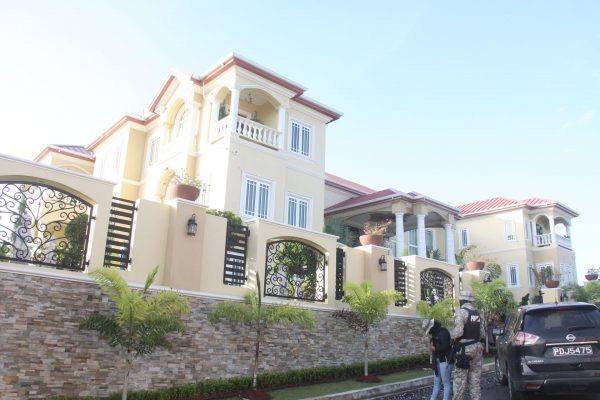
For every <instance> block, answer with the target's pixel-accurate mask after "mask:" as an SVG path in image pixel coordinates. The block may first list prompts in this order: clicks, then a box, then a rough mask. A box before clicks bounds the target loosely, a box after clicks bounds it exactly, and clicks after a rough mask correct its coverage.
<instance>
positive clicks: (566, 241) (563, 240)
mask: <svg viewBox="0 0 600 400" xmlns="http://www.w3.org/2000/svg"><path fill="white" fill-rule="evenodd" d="M554 238H555V240H556V244H557V245H559V246H562V247H565V248H567V249H572V248H573V247H572V245H571V238H569V237H566V236H562V235H554Z"/></svg>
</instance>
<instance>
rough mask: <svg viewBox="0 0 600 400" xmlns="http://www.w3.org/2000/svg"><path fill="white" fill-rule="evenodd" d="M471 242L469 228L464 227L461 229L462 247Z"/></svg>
mask: <svg viewBox="0 0 600 400" xmlns="http://www.w3.org/2000/svg"><path fill="white" fill-rule="evenodd" d="M470 243H471V241H470V239H469V230H468V229H467V228H462V229H461V230H460V243H459V245H460V248H461V249H462V248H463V247H467V246H469V245H470Z"/></svg>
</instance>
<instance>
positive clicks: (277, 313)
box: [208, 272, 315, 399]
mask: <svg viewBox="0 0 600 400" xmlns="http://www.w3.org/2000/svg"><path fill="white" fill-rule="evenodd" d="M244 300H245V301H244V302H243V303H240V302H237V301H226V302H223V303H219V304H217V305H216V306H215V308H214V309H213V311H212V312H211V313H210V315H209V317H208V319H209V320H210V322H211V324H213V325H216V324H217V323H219V322H220V320H221V319H224V320H228V321H231V322H239V323H242V324H245V325H246V326H248V328H249V329H251V330H252V331H254V335H255V336H254V365H253V370H252V389H253V390H252V392H249V393H246V394H244V395H243V396H244V397H245V398H248V399H270V398H271V396H270V395H269V394H268V393H266V392H261V391H258V390H257V388H258V380H257V377H258V362H259V357H260V344H261V343H262V341H263V340H264V336H265V331H266V330H267V329H269V328H271V327H272V326H273V325H296V326H299V327H302V328H306V329H310V330H312V329H314V327H315V316H314V314H313V313H312V312H311V311H310V310H307V309H303V308H300V307H297V306H294V305H291V304H271V305H269V306H264V305H263V303H262V293H261V289H260V278H259V275H258V272H256V291H255V292H254V291H250V292H248V293H246V295H245V296H244Z"/></svg>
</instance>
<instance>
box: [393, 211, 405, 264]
mask: <svg viewBox="0 0 600 400" xmlns="http://www.w3.org/2000/svg"><path fill="white" fill-rule="evenodd" d="M394 215H395V216H396V258H400V257H402V252H404V213H401V212H397V213H395V214H394Z"/></svg>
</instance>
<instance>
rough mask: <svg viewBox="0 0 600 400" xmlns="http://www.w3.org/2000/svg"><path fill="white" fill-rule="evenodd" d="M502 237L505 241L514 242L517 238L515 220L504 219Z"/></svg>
mask: <svg viewBox="0 0 600 400" xmlns="http://www.w3.org/2000/svg"><path fill="white" fill-rule="evenodd" d="M504 239H505V240H506V241H507V242H514V241H516V240H517V234H516V232H515V221H504Z"/></svg>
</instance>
